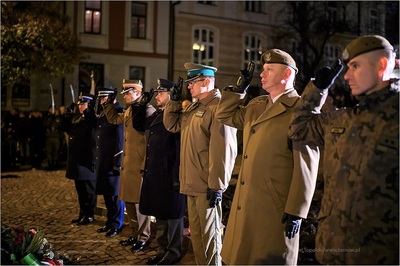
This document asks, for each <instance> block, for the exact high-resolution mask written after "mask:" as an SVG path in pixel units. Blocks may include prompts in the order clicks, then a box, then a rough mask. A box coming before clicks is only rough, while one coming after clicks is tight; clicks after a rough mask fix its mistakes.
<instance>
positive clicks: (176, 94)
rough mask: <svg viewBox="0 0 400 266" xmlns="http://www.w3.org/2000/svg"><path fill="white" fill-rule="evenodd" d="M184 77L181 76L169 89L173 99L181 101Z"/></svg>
mask: <svg viewBox="0 0 400 266" xmlns="http://www.w3.org/2000/svg"><path fill="white" fill-rule="evenodd" d="M182 84H183V78H181V77H179V78H178V81H177V82H176V85H175V86H174V87H172V88H171V89H170V90H169V93H170V97H171V100H173V101H179V100H180V99H181V94H182Z"/></svg>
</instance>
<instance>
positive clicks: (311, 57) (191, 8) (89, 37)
mask: <svg viewBox="0 0 400 266" xmlns="http://www.w3.org/2000/svg"><path fill="white" fill-rule="evenodd" d="M304 3H307V2H306V1H304V2H292V1H280V2H278V1H66V2H65V4H64V10H63V12H64V13H65V14H67V15H68V16H69V17H70V18H71V20H70V23H69V24H68V26H69V27H70V28H71V30H72V31H73V32H74V33H75V34H76V35H77V36H79V39H80V42H81V43H80V47H81V48H82V50H83V52H84V54H85V56H86V58H85V60H83V61H82V62H80V63H79V65H77V66H76V67H75V71H74V72H73V73H72V74H70V75H68V76H66V77H65V78H63V79H35V80H32V81H31V88H30V95H29V99H25V102H24V104H23V105H21V106H18V104H16V103H18V101H16V99H12V98H11V95H12V93H7V95H9V96H7V99H6V100H4V99H3V101H2V103H3V106H2V108H3V110H4V109H10V108H11V107H19V108H20V109H21V110H32V109H33V108H39V109H40V110H47V108H48V106H49V104H50V99H51V96H50V91H49V83H50V84H52V87H53V88H54V95H55V103H56V106H61V105H69V104H70V102H71V101H72V98H71V93H70V87H71V86H72V87H73V88H74V90H75V95H76V96H75V97H77V95H78V94H79V93H80V92H89V90H90V86H91V75H92V73H93V77H94V81H95V83H96V86H98V87H101V86H105V87H109V86H111V87H117V88H118V89H120V88H121V86H122V79H141V80H142V81H143V84H144V87H145V89H146V90H150V88H155V87H156V86H157V79H158V78H167V79H172V80H177V78H178V77H179V76H180V77H183V78H185V77H186V72H185V69H184V67H183V65H184V63H186V62H196V63H203V64H208V65H213V66H215V67H217V68H218V71H217V73H216V85H217V86H218V87H219V88H223V87H225V86H226V85H229V84H234V83H235V82H236V79H237V77H238V75H239V70H240V69H243V68H244V67H245V66H246V64H247V62H248V61H249V60H253V61H255V62H259V59H260V55H261V54H262V53H263V52H264V51H266V50H268V49H271V48H280V49H282V50H285V51H287V52H289V53H290V54H292V55H293V56H294V58H295V59H296V61H297V62H298V64H299V70H300V73H303V72H304V73H306V72H307V71H308V72H311V71H312V70H313V69H315V68H317V67H318V66H319V65H323V64H331V63H332V62H334V60H336V59H337V58H340V53H341V51H342V50H343V48H344V46H345V45H346V44H347V43H348V42H349V41H350V40H351V39H353V38H355V37H356V36H358V35H364V34H381V35H383V36H385V23H387V22H385V14H386V12H385V2H379V1H376V2H368V1H363V2H356V1H355V2H308V5H307V6H305V7H304V6H302V4H304ZM302 8H303V9H304V8H305V10H306V11H307V13H308V14H304V11H302ZM311 11H312V12H311ZM304 18H307V19H308V20H309V21H310V23H309V25H308V29H303V30H301V27H302V26H304V21H305V20H304ZM317 18H318V19H317ZM321 21H322V23H321ZM397 21H398V17H397ZM321 25H322V26H321ZM324 25H325V27H324ZM338 25H339V26H341V27H339V26H338ZM336 26H338V27H336ZM318 27H321V29H320V30H319V28H318ZM332 29H335V30H332ZM325 31H326V32H327V33H326V34H325V33H324V32H325ZM315 32H317V34H316V33H315ZM319 32H321V33H320V34H319ZM323 33H324V34H323ZM397 43H398V42H397ZM307 45H313V47H314V48H315V50H316V51H318V52H317V53H315V52H314V53H313V52H309V53H308V54H307V53H304V51H305V50H310V51H313V49H314V48H311V47H307ZM260 71H261V66H260V65H259V64H258V66H257V68H256V71H255V73H254V78H253V80H252V84H251V88H252V90H251V91H253V92H254V94H255V95H256V94H259V93H262V92H261V86H260V77H259V74H260ZM304 78H308V76H307V75H306V76H305V77H304ZM184 96H185V97H188V93H187V91H186V90H185V91H184ZM118 97H119V99H120V100H121V101H122V96H121V95H119V96H118ZM122 102H123V101H122Z"/></svg>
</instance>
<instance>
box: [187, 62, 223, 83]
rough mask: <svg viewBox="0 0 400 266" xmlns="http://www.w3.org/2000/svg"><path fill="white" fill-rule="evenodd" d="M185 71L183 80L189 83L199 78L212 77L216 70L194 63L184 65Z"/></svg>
mask: <svg viewBox="0 0 400 266" xmlns="http://www.w3.org/2000/svg"><path fill="white" fill-rule="evenodd" d="M185 69H186V71H187V80H185V82H189V81H191V80H194V79H196V78H198V77H201V76H205V77H214V76H215V72H217V70H218V69H217V68H216V67H213V66H206V65H201V64H195V63H186V64H185Z"/></svg>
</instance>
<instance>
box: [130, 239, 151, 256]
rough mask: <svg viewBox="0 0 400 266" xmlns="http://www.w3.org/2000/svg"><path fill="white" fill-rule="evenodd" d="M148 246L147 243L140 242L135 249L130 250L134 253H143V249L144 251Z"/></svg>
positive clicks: (134, 246)
mask: <svg viewBox="0 0 400 266" xmlns="http://www.w3.org/2000/svg"><path fill="white" fill-rule="evenodd" d="M147 245H148V244H147V241H146V242H143V241H138V242H136V243H135V244H134V245H133V247H132V248H131V249H130V250H131V252H132V253H134V252H138V251H141V250H142V249H144V248H145V247H146V246H147Z"/></svg>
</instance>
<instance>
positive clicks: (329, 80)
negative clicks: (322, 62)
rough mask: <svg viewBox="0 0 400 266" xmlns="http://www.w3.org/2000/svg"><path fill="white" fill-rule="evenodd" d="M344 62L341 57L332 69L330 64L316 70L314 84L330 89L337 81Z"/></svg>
mask: <svg viewBox="0 0 400 266" xmlns="http://www.w3.org/2000/svg"><path fill="white" fill-rule="evenodd" d="M342 69H343V64H342V61H340V59H338V60H337V61H336V64H335V66H334V67H333V69H331V68H330V67H329V66H326V67H323V68H321V69H318V70H317V72H315V79H314V80H313V83H314V85H315V86H316V87H317V88H318V89H321V90H326V89H329V88H330V87H331V86H332V85H333V83H335V79H336V78H337V77H338V76H339V74H340V72H342Z"/></svg>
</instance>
